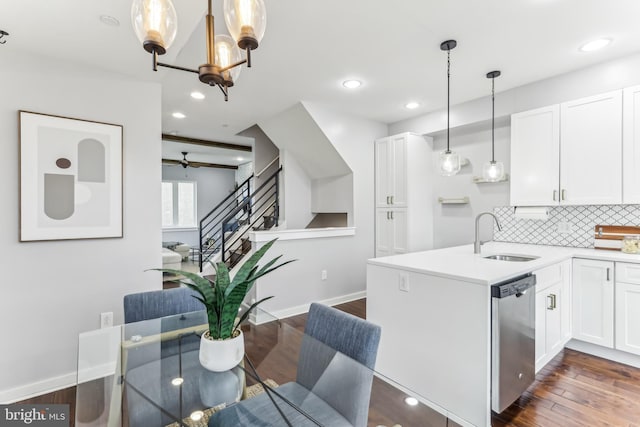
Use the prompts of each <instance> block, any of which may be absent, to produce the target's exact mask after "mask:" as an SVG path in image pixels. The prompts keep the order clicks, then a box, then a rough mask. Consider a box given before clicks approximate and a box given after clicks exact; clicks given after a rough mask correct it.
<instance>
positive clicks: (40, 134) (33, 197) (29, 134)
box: [19, 111, 122, 242]
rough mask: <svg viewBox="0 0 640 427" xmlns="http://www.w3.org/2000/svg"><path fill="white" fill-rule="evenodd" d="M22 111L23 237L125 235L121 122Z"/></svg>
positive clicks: (73, 237) (77, 237)
mask: <svg viewBox="0 0 640 427" xmlns="http://www.w3.org/2000/svg"><path fill="white" fill-rule="evenodd" d="M19 115H20V241H21V242H27V241H38V240H66V239H94V238H112V237H122V126H119V125H113V124H108V123H99V122H92V121H87V120H78V119H71V118H67V117H59V116H50V115H46V114H39V113H32V112H28V111H20V112H19Z"/></svg>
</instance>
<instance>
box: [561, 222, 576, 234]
mask: <svg viewBox="0 0 640 427" xmlns="http://www.w3.org/2000/svg"><path fill="white" fill-rule="evenodd" d="M572 232H573V225H572V224H571V223H570V222H567V221H560V222H559V223H558V233H559V234H571V233H572Z"/></svg>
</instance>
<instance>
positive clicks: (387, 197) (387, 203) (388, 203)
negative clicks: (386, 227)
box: [387, 196, 390, 205]
mask: <svg viewBox="0 0 640 427" xmlns="http://www.w3.org/2000/svg"><path fill="white" fill-rule="evenodd" d="M387 204H388V205H389V204H390V203H389V196H387Z"/></svg>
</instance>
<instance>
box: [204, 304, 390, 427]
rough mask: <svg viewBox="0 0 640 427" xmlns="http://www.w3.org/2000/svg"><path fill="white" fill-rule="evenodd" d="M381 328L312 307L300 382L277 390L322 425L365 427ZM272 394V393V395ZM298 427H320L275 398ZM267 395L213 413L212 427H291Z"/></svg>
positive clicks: (300, 363)
mask: <svg viewBox="0 0 640 427" xmlns="http://www.w3.org/2000/svg"><path fill="white" fill-rule="evenodd" d="M380 332H381V330H380V327H379V326H377V325H374V324H372V323H370V322H367V321H366V320H363V319H360V318H358V317H355V316H353V315H351V314H348V313H345V312H343V311H340V310H337V309H335V308H332V307H327V306H325V305H322V304H318V303H313V304H311V308H310V310H309V315H308V318H307V323H306V326H305V331H304V337H303V339H302V343H301V346H300V355H299V359H298V366H297V374H296V381H295V382H289V383H286V384H283V385H282V386H280V387H278V388H276V389H275V391H276V392H277V393H278V394H280V395H282V396H283V397H284V398H286V399H288V400H289V401H291V402H292V403H293V404H294V405H296V406H297V407H298V408H300V409H302V410H303V411H304V412H306V413H307V414H309V415H310V416H311V417H313V418H314V419H315V420H316V421H318V422H319V423H320V424H322V425H326V426H331V427H342V426H345V427H366V425H367V419H368V413H369V399H370V396H371V385H372V383H373V369H374V367H375V362H376V357H377V353H378V343H379V341H380ZM272 394H273V393H272ZM273 399H275V401H276V402H277V403H278V407H279V408H280V410H281V411H282V412H283V413H284V414H285V415H286V417H287V419H288V421H289V423H290V424H291V425H292V426H295V427H302V426H315V425H317V424H316V423H313V422H311V421H309V420H308V418H307V417H305V416H304V415H302V414H301V413H300V412H298V411H297V410H296V409H294V408H293V407H291V406H290V405H288V404H287V403H285V402H283V401H282V400H281V399H280V397H278V396H276V395H273ZM286 425H287V424H286V423H285V422H284V420H283V418H282V415H281V414H280V413H279V411H278V409H277V408H276V407H275V405H274V403H273V402H272V401H271V400H270V398H269V396H268V395H267V393H266V392H265V393H262V394H260V395H258V396H257V397H254V398H251V399H247V400H243V401H241V402H239V403H237V404H235V405H233V406H230V407H228V408H226V409H223V410H221V411H218V412H216V413H214V414H213V415H212V416H211V418H210V419H209V427H231V426H233V427H237V426H286Z"/></svg>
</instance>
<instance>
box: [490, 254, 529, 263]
mask: <svg viewBox="0 0 640 427" xmlns="http://www.w3.org/2000/svg"><path fill="white" fill-rule="evenodd" d="M483 258H486V259H495V260H497V261H512V262H525V261H533V260H534V259H538V258H540V257H537V256H531V255H510V254H495V255H489V256H485V257H483Z"/></svg>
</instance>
